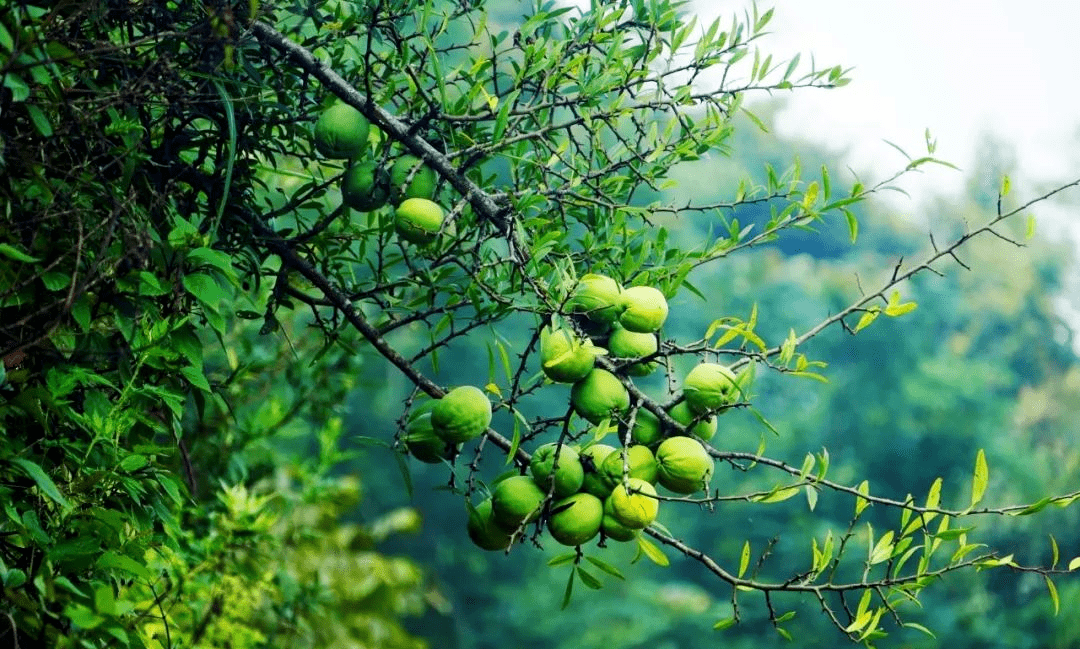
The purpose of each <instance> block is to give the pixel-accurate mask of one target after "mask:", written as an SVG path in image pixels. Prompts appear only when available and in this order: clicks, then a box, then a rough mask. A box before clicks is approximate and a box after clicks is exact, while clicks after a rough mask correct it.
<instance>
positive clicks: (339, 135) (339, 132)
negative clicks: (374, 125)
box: [314, 101, 371, 158]
mask: <svg viewBox="0 0 1080 649" xmlns="http://www.w3.org/2000/svg"><path fill="white" fill-rule="evenodd" d="M370 131H371V122H369V121H368V119H367V118H366V117H364V115H363V114H362V113H361V112H360V111H358V110H356V109H355V108H353V107H352V106H350V105H348V104H346V103H345V102H342V101H337V102H334V103H333V104H332V105H331V106H330V107H329V108H327V109H325V110H323V112H322V113H321V114H320V115H319V119H318V121H316V122H315V136H314V137H315V149H316V150H318V152H319V153H320V154H322V156H323V157H325V158H353V157H356V156H357V155H358V154H360V153H361V152H363V150H364V149H365V148H366V147H367V144H368V133H369V132H370Z"/></svg>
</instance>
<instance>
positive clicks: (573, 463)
mask: <svg viewBox="0 0 1080 649" xmlns="http://www.w3.org/2000/svg"><path fill="white" fill-rule="evenodd" d="M529 473H531V474H532V477H533V481H535V482H536V486H538V487H540V489H541V490H542V491H544V493H547V492H548V491H549V490H551V489H552V483H554V489H555V490H554V492H553V493H554V494H555V497H557V498H565V497H566V496H569V495H570V494H572V493H575V492H576V491H577V490H578V489H581V483H582V482H583V481H584V480H585V470H584V469H583V468H582V466H581V460H580V458H579V457H578V453H577V451H575V450H574V449H572V448H570V447H569V446H567V445H566V444H562V445H560V444H559V443H558V442H551V443H550V444H544V445H543V446H541V447H540V448H538V449H536V451H535V452H534V453H533V455H532V461H531V462H530V463H529Z"/></svg>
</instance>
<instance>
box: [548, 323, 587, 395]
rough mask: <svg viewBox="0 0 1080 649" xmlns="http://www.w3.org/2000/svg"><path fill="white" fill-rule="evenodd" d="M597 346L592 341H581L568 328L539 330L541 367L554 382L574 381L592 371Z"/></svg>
mask: <svg viewBox="0 0 1080 649" xmlns="http://www.w3.org/2000/svg"><path fill="white" fill-rule="evenodd" d="M597 351H598V350H597V348H596V347H594V346H593V344H592V341H589V340H586V341H585V342H582V341H581V340H580V339H579V338H578V337H577V336H576V335H574V332H573V331H571V330H569V329H562V328H560V329H554V330H553V329H552V328H551V327H544V328H543V329H541V330H540V361H541V363H542V365H541V369H543V370H544V374H545V375H547V377H548V378H549V379H551V380H552V381H555V382H556V383H576V382H578V381H580V380H581V379H583V378H585V376H586V375H587V374H588V373H589V372H590V371H592V368H593V361H594V360H595V358H596V354H597Z"/></svg>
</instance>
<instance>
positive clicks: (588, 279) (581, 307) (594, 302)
mask: <svg viewBox="0 0 1080 649" xmlns="http://www.w3.org/2000/svg"><path fill="white" fill-rule="evenodd" d="M566 306H567V308H569V310H570V312H571V313H580V314H582V315H585V316H588V318H589V319H590V320H592V321H594V322H599V323H603V324H606V325H610V324H611V323H613V322H615V321H616V320H618V319H619V314H620V313H621V312H622V310H623V308H624V307H623V300H622V287H621V286H619V283H618V282H616V281H615V280H614V279H612V278H610V277H608V276H607V275H598V274H595V273H589V274H586V275H582V276H581V278H580V279H579V280H578V282H577V285H576V286H574V290H573V293H572V295H571V297H570V300H569V301H568V302H567V304H566Z"/></svg>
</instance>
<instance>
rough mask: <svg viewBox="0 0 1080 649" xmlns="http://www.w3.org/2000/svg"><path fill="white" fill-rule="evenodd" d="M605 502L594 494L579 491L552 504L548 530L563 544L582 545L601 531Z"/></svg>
mask: <svg viewBox="0 0 1080 649" xmlns="http://www.w3.org/2000/svg"><path fill="white" fill-rule="evenodd" d="M603 519H604V503H602V502H601V501H600V499H599V498H597V497H596V496H594V495H592V494H586V493H579V494H574V495H572V496H570V497H569V498H564V499H562V500H560V501H558V502H555V503H553V504H552V505H551V516H550V517H548V531H549V532H551V536H552V537H553V538H554V539H555V540H556V541H558V542H559V543H562V544H563V545H581V544H582V543H585V542H586V541H588V540H589V539H591V538H593V537H594V536H596V535H597V534H599V533H600V523H601V521H602V520H603Z"/></svg>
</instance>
